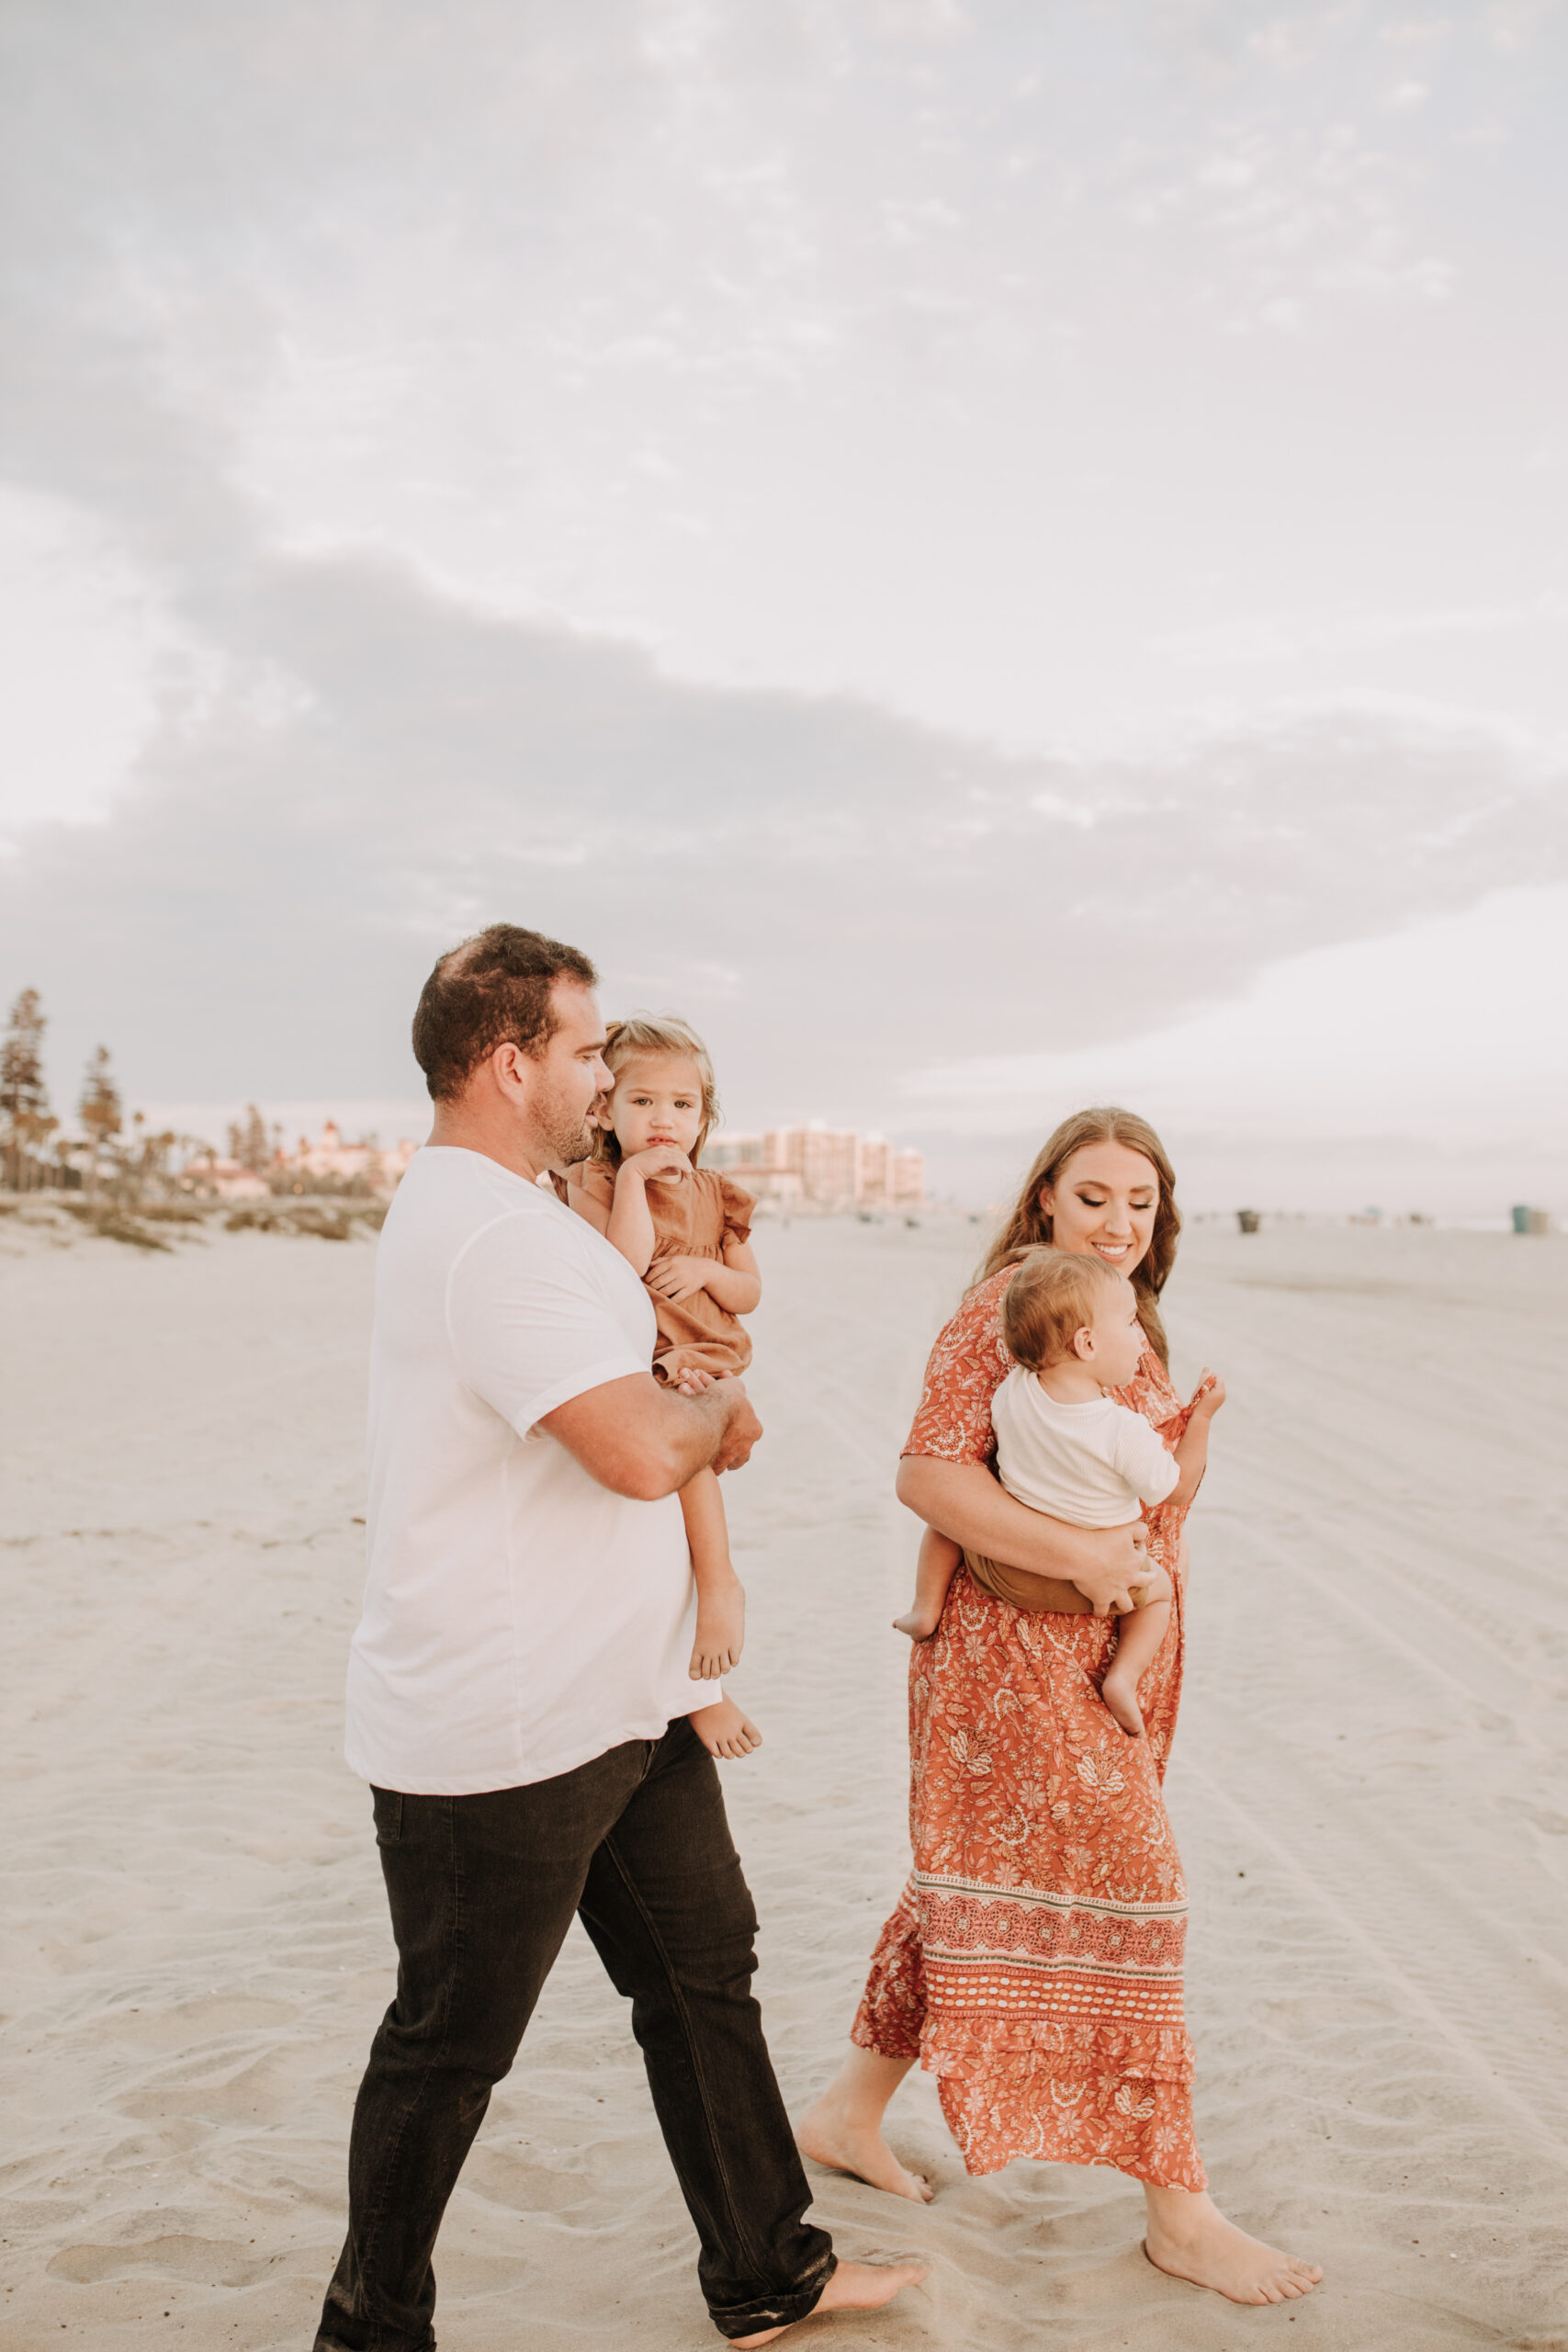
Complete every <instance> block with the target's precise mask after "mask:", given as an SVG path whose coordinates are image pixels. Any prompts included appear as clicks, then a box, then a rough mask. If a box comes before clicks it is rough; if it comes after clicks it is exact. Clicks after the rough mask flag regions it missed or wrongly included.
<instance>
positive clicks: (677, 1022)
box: [593, 1012, 718, 1167]
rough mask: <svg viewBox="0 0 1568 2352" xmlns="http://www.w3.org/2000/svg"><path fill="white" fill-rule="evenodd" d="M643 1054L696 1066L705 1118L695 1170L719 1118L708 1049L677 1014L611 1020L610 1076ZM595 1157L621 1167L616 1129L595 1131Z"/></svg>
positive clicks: (608, 1036)
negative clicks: (675, 1056)
mask: <svg viewBox="0 0 1568 2352" xmlns="http://www.w3.org/2000/svg"><path fill="white" fill-rule="evenodd" d="M643 1054H679V1055H681V1056H682V1059H684V1060H686V1061H689V1062H694V1063H695V1064H696V1069H697V1076H698V1078H699V1079H700V1080H702V1088H703V1119H702V1125H701V1126H700V1127H699V1128H698V1129H697V1139H696V1142H695V1143H694V1145H693V1146H692V1165H693V1167H695V1166H696V1164H697V1162H698V1161H699V1160H700V1159H701V1158H702V1156H703V1146H704V1144H705V1143H706V1141H707V1139H708V1129H709V1128H710V1127H711V1126H713V1125H714V1124H715V1122H716V1120H717V1117H718V1081H717V1080H716V1078H715V1077H714V1074H713V1063H712V1061H711V1060H710V1058H709V1056H708V1049H707V1047H706V1046H705V1045H704V1043H703V1041H702V1039H701V1038H700V1037H699V1036H698V1035H697V1033H696V1031H695V1030H694V1028H693V1027H692V1024H691V1023H690V1022H689V1021H682V1019H681V1017H680V1015H679V1014H678V1013H674V1012H634V1013H631V1014H630V1015H629V1016H628V1017H627V1019H626V1020H625V1021H612V1022H611V1023H610V1025H609V1028H608V1029H607V1030H606V1031H605V1034H604V1062H605V1066H606V1068H607V1069H609V1071H610V1074H611V1076H612V1077H613V1078H618V1077H619V1076H620V1074H621V1072H622V1070H624V1069H625V1068H626V1064H627V1063H628V1062H630V1061H636V1060H637V1057H638V1056H639V1055H643ZM600 1100H601V1101H603V1100H604V1097H603V1096H601V1097H600ZM593 1157H594V1159H605V1160H608V1161H609V1163H610V1165H611V1166H612V1167H615V1166H616V1165H617V1164H618V1162H619V1160H620V1157H621V1146H620V1139H619V1137H618V1136H616V1134H615V1129H614V1128H613V1127H595V1128H594V1130H593Z"/></svg>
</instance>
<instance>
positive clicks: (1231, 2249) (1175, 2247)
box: [1144, 2188, 1323, 2303]
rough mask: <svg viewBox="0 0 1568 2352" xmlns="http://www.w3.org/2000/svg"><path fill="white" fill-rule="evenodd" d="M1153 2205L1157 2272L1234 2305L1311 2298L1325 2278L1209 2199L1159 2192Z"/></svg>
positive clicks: (1148, 2249)
mask: <svg viewBox="0 0 1568 2352" xmlns="http://www.w3.org/2000/svg"><path fill="white" fill-rule="evenodd" d="M1156 2200H1157V2203H1156ZM1177 2200H1179V2201H1177ZM1148 2205H1149V2233H1148V2236H1147V2237H1146V2238H1145V2240H1144V2252H1145V2254H1146V2255H1147V2256H1148V2258H1149V2260H1150V2261H1151V2262H1152V2263H1153V2264H1154V2267H1155V2268H1156V2270H1165V2271H1168V2273H1169V2275H1170V2276H1171V2278H1187V2279H1190V2281H1191V2283H1192V2285H1193V2286H1194V2287H1212V2288H1213V2290H1214V2292H1215V2294H1217V2295H1228V2296H1229V2298H1230V2300H1231V2301H1232V2302H1233V2303H1288V2302H1291V2301H1293V2300H1294V2298H1295V2297H1296V2296H1297V2295H1310V2294H1311V2292H1312V2290H1313V2289H1314V2287H1315V2286H1316V2285H1317V2282H1318V2280H1319V2279H1320V2278H1322V2276H1323V2272H1322V2271H1321V2269H1319V2267H1318V2266H1317V2264H1316V2263H1314V2262H1298V2261H1297V2259H1296V2257H1295V2256H1294V2255H1293V2254H1281V2253H1280V2249H1279V2247H1278V2246H1277V2245H1264V2244H1263V2242H1262V2240H1261V2239H1260V2238H1249V2237H1248V2236H1247V2232H1246V2231H1245V2230H1238V2229H1237V2228H1236V2225H1235V2222H1227V2221H1226V2219H1225V2217H1224V2214H1223V2213H1222V2212H1221V2211H1219V2209H1218V2207H1217V2206H1216V2205H1215V2203H1214V2201H1213V2198H1212V2197H1210V2196H1208V2195H1207V2194H1203V2195H1199V2196H1194V2195H1193V2194H1192V2192H1191V2190H1190V2189H1185V2188H1156V2189H1153V2190H1150V2191H1149V2192H1148Z"/></svg>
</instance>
